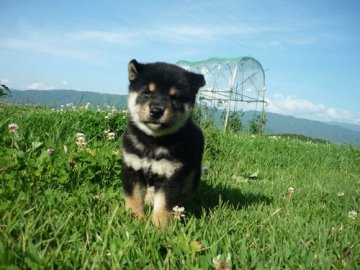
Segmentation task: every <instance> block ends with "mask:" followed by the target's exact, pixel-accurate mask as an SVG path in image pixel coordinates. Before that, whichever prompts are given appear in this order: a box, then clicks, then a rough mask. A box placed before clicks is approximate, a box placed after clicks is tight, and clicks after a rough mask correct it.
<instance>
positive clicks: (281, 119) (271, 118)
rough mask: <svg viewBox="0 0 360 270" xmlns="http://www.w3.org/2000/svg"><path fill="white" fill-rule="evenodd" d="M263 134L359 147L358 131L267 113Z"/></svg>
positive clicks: (359, 133) (359, 135)
mask: <svg viewBox="0 0 360 270" xmlns="http://www.w3.org/2000/svg"><path fill="white" fill-rule="evenodd" d="M265 133H267V134H283V133H286V134H299V135H304V136H308V137H311V138H315V139H321V140H327V141H332V142H337V143H344V144H355V145H360V131H355V130H352V129H348V128H345V127H341V126H335V125H333V124H327V123H324V122H320V121H313V120H307V119H301V118H295V117H293V116H285V115H280V114H275V113H267V123H266V129H265Z"/></svg>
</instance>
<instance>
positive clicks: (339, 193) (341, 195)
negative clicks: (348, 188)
mask: <svg viewBox="0 0 360 270" xmlns="http://www.w3.org/2000/svg"><path fill="white" fill-rule="evenodd" d="M337 195H338V196H339V197H343V196H344V195H345V193H344V192H338V193H337Z"/></svg>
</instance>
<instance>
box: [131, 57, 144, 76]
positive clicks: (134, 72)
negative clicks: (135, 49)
mask: <svg viewBox="0 0 360 270" xmlns="http://www.w3.org/2000/svg"><path fill="white" fill-rule="evenodd" d="M141 66H142V65H141V64H139V63H138V62H137V61H136V60H135V59H133V60H131V61H130V62H129V66H128V70H129V81H133V80H135V79H136V78H137V77H138V76H139V74H140V72H141Z"/></svg>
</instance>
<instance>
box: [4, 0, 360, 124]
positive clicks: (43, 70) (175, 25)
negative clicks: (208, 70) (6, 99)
mask: <svg viewBox="0 0 360 270" xmlns="http://www.w3.org/2000/svg"><path fill="white" fill-rule="evenodd" d="M0 10H1V24H0V37H1V39H0V79H1V82H2V83H5V84H6V85H8V86H9V87H10V88H13V89H24V90H25V89H41V90H44V89H74V90H81V91H97V92H104V93H113V94H126V93H127V88H128V80H127V65H128V62H129V61H130V60H131V59H134V58H135V59H137V60H138V61H139V62H155V61H162V62H169V63H177V62H178V61H180V60H188V61H198V60H206V59H208V58H210V57H240V56H251V57H253V58H255V59H257V60H258V61H259V62H260V63H261V65H262V66H263V68H264V70H266V100H267V101H268V102H269V105H268V106H267V107H266V110H267V111H269V112H275V113H281V114H285V115H293V116H296V117H300V118H307V119H313V120H320V121H338V122H346V123H353V124H359V125H360V74H359V73H360V72H359V71H360V68H359V63H360V16H359V14H360V2H359V1H357V0H326V1H324V0H319V1H310V0H304V1H287V0H284V1H279V0H273V1H259V0H252V1H242V0H238V1H236V0H233V1H230V0H222V1H213V0H197V1H194V0H174V1H169V0H159V1H145V0H137V1H120V0H117V1H115V0H112V1H106V0H103V1H92V0H89V1H83V0H77V1H69V0H62V1H47V0H42V1H41V0H32V1H27V0H17V1H12V0H0Z"/></svg>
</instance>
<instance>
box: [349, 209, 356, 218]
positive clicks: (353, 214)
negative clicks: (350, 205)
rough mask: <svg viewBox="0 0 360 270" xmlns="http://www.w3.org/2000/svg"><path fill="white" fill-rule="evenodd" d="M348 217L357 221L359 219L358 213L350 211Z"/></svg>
mask: <svg viewBox="0 0 360 270" xmlns="http://www.w3.org/2000/svg"><path fill="white" fill-rule="evenodd" d="M348 217H349V218H351V219H356V218H357V212H356V211H354V210H351V211H349V213H348Z"/></svg>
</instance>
